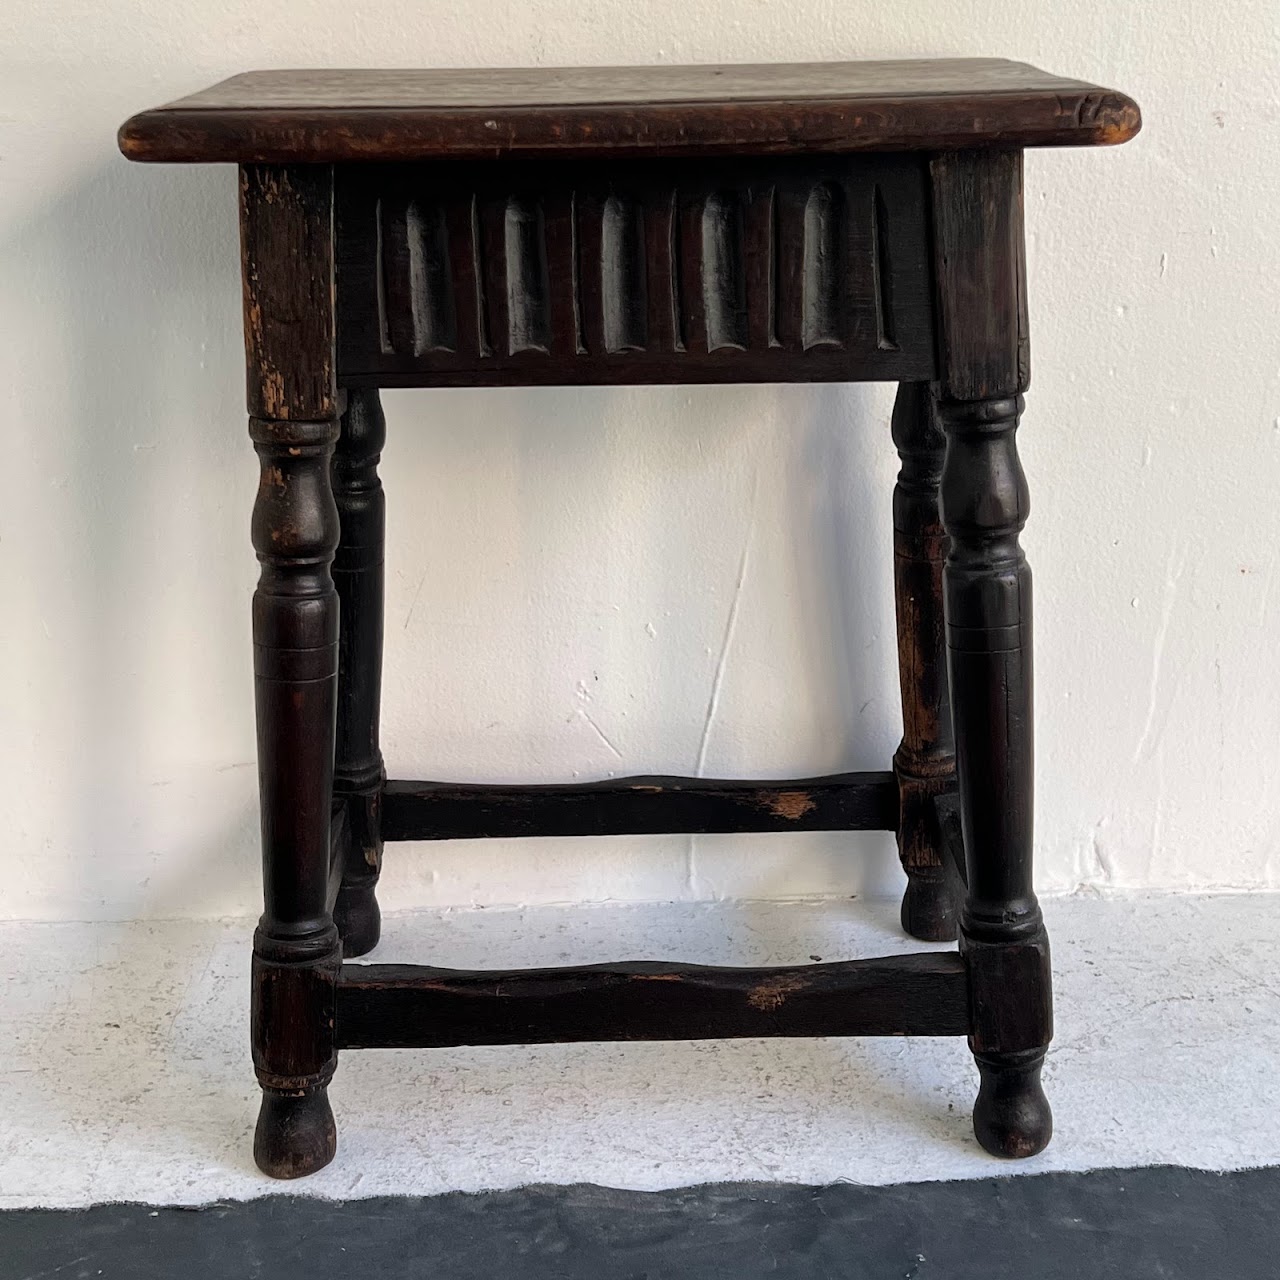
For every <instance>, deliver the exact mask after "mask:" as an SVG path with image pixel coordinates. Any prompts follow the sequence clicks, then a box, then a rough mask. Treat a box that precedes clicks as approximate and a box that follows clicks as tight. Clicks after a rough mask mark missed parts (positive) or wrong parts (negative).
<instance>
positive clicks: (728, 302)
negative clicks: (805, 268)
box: [702, 191, 747, 351]
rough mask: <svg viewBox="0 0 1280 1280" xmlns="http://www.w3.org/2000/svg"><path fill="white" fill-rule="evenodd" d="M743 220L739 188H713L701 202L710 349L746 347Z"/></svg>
mask: <svg viewBox="0 0 1280 1280" xmlns="http://www.w3.org/2000/svg"><path fill="white" fill-rule="evenodd" d="M742 222H743V218H742V202H741V200H740V199H739V197H738V194H737V193H736V192H721V191H717V192H714V193H713V194H711V195H709V196H708V197H707V199H706V202H705V203H704V204H703V206H702V295H703V307H704V310H705V313H706V327H707V350H708V351H716V350H718V349H720V348H722V347H731V348H735V349H737V350H739V351H745V350H746V348H747V297H746V292H747V291H746V264H745V261H744V258H745V255H744V252H743V244H742V241H743V225H742Z"/></svg>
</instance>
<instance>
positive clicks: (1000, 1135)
mask: <svg viewBox="0 0 1280 1280" xmlns="http://www.w3.org/2000/svg"><path fill="white" fill-rule="evenodd" d="M930 167H931V174H932V179H933V192H934V200H933V208H934V219H935V227H934V242H935V250H936V255H937V257H936V265H937V275H938V282H939V298H938V304H939V319H940V327H941V343H940V351H941V360H942V370H941V373H942V377H941V384H940V386H939V388H938V394H939V400H938V413H939V418H940V420H941V423H942V427H943V430H944V431H945V432H946V436H947V452H946V461H945V463H944V466H943V472H942V485H941V498H942V519H943V525H944V527H945V529H946V532H947V534H948V536H949V537H950V549H949V553H948V557H947V562H946V567H945V570H944V574H943V592H944V597H945V603H946V622H947V659H948V665H949V674H950V683H951V710H952V721H953V724H954V728H955V743H956V763H957V774H958V779H957V780H958V784H959V797H960V811H961V825H962V829H963V834H964V845H965V858H966V866H967V887H966V893H965V901H964V907H963V910H962V912H961V920H960V931H961V950H962V951H963V953H964V956H965V960H966V963H967V968H968V973H969V993H970V1036H969V1043H970V1046H971V1048H972V1050H973V1054H974V1057H975V1059H976V1060H977V1064H978V1072H979V1075H980V1078H981V1083H980V1087H979V1092H978V1099H977V1103H976V1104H975V1107H974V1115H973V1123H974V1131H975V1133H976V1135H977V1138H978V1141H979V1142H980V1143H981V1144H982V1146H983V1147H984V1148H985V1149H986V1150H987V1151H989V1152H991V1153H992V1154H993V1155H998V1156H1009V1157H1019V1156H1030V1155H1034V1154H1035V1153H1036V1152H1038V1151H1040V1150H1042V1149H1043V1148H1044V1146H1045V1145H1046V1144H1047V1143H1048V1141H1049V1138H1050V1136H1051V1134H1052V1131H1053V1120H1052V1116H1051V1113H1050V1111H1049V1105H1048V1102H1047V1101H1046V1099H1045V1096H1044V1092H1043V1090H1042V1089H1041V1087H1040V1066H1041V1063H1042V1062H1043V1060H1044V1054H1045V1049H1046V1048H1047V1046H1048V1044H1049V1040H1050V1038H1051V1036H1052V1029H1053V1014H1052V996H1051V980H1050V972H1049V943H1048V938H1047V936H1046V934H1045V929H1044V922H1043V919H1042V917H1041V914H1040V907H1039V904H1038V903H1037V902H1036V896H1035V893H1034V891H1033V888H1032V775H1033V758H1032V679H1031V571H1030V569H1029V568H1028V566H1027V561H1026V557H1025V556H1024V555H1023V553H1022V547H1021V546H1020V544H1019V540H1018V539H1019V534H1020V532H1021V530H1022V527H1023V525H1024V524H1025V523H1026V519H1027V512H1028V507H1029V496H1028V491H1027V482H1026V477H1025V476H1024V475H1023V471H1022V466H1021V463H1020V461H1019V459H1018V449H1017V443H1016V431H1017V427H1018V419H1019V416H1020V414H1021V412H1022V403H1023V401H1022V391H1023V390H1024V389H1025V387H1026V385H1027V382H1028V348H1027V342H1026V322H1025V295H1024V285H1023V279H1024V271H1023V266H1022V159H1021V156H1020V155H1019V154H1018V153H1016V152H1003V153H990V154H980V153H964V152H955V153H951V154H949V155H945V156H938V157H935V158H934V159H933V160H932V162H931V166H930Z"/></svg>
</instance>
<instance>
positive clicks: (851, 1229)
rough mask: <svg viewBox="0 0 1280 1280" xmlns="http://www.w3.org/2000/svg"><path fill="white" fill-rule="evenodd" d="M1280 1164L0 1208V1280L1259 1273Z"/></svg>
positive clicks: (1191, 1279)
mask: <svg viewBox="0 0 1280 1280" xmlns="http://www.w3.org/2000/svg"><path fill="white" fill-rule="evenodd" d="M1277 1204H1280V1169H1274V1168H1270V1169H1259V1170H1250V1171H1247V1172H1244V1173H1231V1174H1214V1173H1203V1172H1198V1171H1195V1170H1190V1169H1178V1168H1147V1169H1124V1170H1106V1171H1100V1172H1096V1173H1086V1174H1073V1173H1057V1174H1043V1175H1039V1176H1022V1177H1017V1178H998V1179H988V1180H984V1181H975V1182H941V1183H939V1182H932V1183H930V1182H925V1183H914V1184H911V1185H906V1186H896V1187H858V1186H847V1185H842V1186H831V1187H795V1186H777V1185H772V1184H767V1183H765V1184H761V1183H736V1184H730V1185H719V1186H703V1187H692V1188H686V1189H682V1190H678V1191H661V1192H635V1191H611V1190H607V1189H605V1188H602V1187H593V1186H577V1187H527V1188H524V1189H522V1190H520V1191H503V1192H491V1193H486V1194H483V1195H460V1194H459V1195H448V1196H438V1197H432V1198H429V1199H390V1198H384V1199H376V1200H352V1201H344V1202H340V1203H334V1202H331V1201H325V1200H314V1199H307V1198H300V1197H295V1196H271V1197H267V1198H265V1199H262V1200H252V1201H248V1202H245V1203H238V1204H217V1205H211V1206H208V1207H206V1208H201V1209H171V1208H170V1209H157V1208H154V1207H152V1206H149V1205H98V1206H95V1207H94V1208H91V1209H83V1210H48V1209H15V1210H8V1211H6V1212H4V1213H0V1275H2V1276H3V1277H4V1280H54V1278H55V1277H56V1280H82V1278H83V1280H97V1278H98V1277H104V1280H212V1278H213V1277H217V1278H218V1280H224V1278H228V1280H229V1278H231V1277H235V1280H372V1278H373V1277H377V1278H378V1280H410V1278H412V1280H417V1278H418V1277H423V1278H424V1280H425V1278H426V1277H430V1278H431V1280H494V1277H499V1278H500V1280H544V1278H545V1280H553V1278H554V1280H605V1278H614V1277H616V1278H617V1280H658V1278H659V1277H664V1278H665V1277H680V1278H681V1280H690V1278H697V1280H703V1278H705V1280H754V1278H755V1277H757V1276H759V1277H774V1278H775V1280H776V1278H777V1277H790V1278H792V1280H810V1277H812V1278H813V1280H818V1277H822V1278H824V1280H826V1278H827V1277H833V1278H834V1277H839V1280H861V1277H867V1278H868V1280H970V1278H972V1280H1006V1278H1007V1280H1058V1278H1059V1277H1062V1278H1063V1280H1066V1278H1067V1277H1070V1278H1071V1280H1078V1278H1087V1280H1110V1278H1111V1277H1115V1278H1116V1280H1121V1278H1123V1280H1146V1278H1147V1277H1152V1278H1159V1280H1183V1277H1185V1278H1186V1280H1218V1278H1219V1277H1222V1280H1226V1278H1227V1277H1231V1280H1253V1277H1259V1278H1261V1277H1267V1278H1268V1280H1272V1278H1274V1277H1276V1276H1277V1275H1280V1214H1277V1213H1276V1205H1277Z"/></svg>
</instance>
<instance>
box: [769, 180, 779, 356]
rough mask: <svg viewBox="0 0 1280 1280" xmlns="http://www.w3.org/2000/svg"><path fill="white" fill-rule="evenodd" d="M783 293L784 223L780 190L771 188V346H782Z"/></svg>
mask: <svg viewBox="0 0 1280 1280" xmlns="http://www.w3.org/2000/svg"><path fill="white" fill-rule="evenodd" d="M781 292H782V223H781V220H780V219H779V217H778V188H777V187H770V188H769V345H770V346H771V347H780V346H782V340H781V339H780V338H779V337H778V298H779V296H780V294H781Z"/></svg>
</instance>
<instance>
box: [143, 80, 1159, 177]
mask: <svg viewBox="0 0 1280 1280" xmlns="http://www.w3.org/2000/svg"><path fill="white" fill-rule="evenodd" d="M1140 127H1141V116H1140V113H1139V111H1138V107H1137V105H1136V104H1135V103H1134V102H1133V100H1132V99H1130V98H1129V97H1127V96H1126V95H1124V94H1122V93H1118V92H1116V91H1114V90H1112V89H1106V88H1103V87H1101V86H1099V85H1094V84H1089V83H1088V82H1086V81H1083V80H1073V79H1066V78H1063V77H1060V76H1054V75H1050V74H1048V73H1047V72H1044V71H1040V70H1037V69H1036V68H1035V67H1032V66H1029V65H1027V64H1026V63H1022V62H1011V61H1008V60H1006V59H1003V58H946V59H916V60H902V61H889V62H815V63H792V64H771V65H761V66H754V65H725V66H651V67H537V68H522V69H512V70H501V69H484V68H479V69H469V70H461V69H455V70H289V71H251V72H247V73H245V74H243V75H238V76H233V77H232V78H231V79H229V80H224V81H223V82H222V83H221V84H217V85H214V86H212V87H211V88H208V89H204V90H202V91H201V92H199V93H195V94H192V95H191V96H190V97H186V98H182V99H179V100H178V101H177V102H172V103H169V104H168V105H167V106H162V107H158V108H155V109H153V110H150V111H144V112H142V113H141V114H139V115H136V116H134V117H133V118H132V119H130V120H129V121H127V122H126V123H125V124H124V126H123V127H122V128H121V130H120V148H121V150H122V151H123V152H124V154H125V155H126V156H128V157H129V158H130V159H131V160H146V161H169V162H182V163H208V162H215V161H226V162H233V163H239V164H295V163H316V164H333V163H345V162H348V161H360V160H383V161H399V160H425V159H431V158H438V157H457V158H473V159H475V158H482V157H499V156H537V155H540V154H545V153H547V152H549V151H555V152H557V153H559V154H561V155H563V154H565V153H567V152H568V153H574V154H581V155H584V156H589V155H628V154H630V155H655V156H660V155H666V156H672V155H724V154H732V153H743V152H751V153H753V154H785V153H798V154H806V153H815V152H828V153H832V152H856V151H904V150H917V149H929V150H938V149H944V148H946V149H950V148H971V147H979V148H982V147H986V148H990V147H1034V146H1097V145H1107V144H1113V143H1119V142H1125V141H1127V140H1128V139H1129V138H1131V137H1132V136H1133V135H1134V134H1135V133H1136V132H1137V131H1138V129H1139V128H1140Z"/></svg>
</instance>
